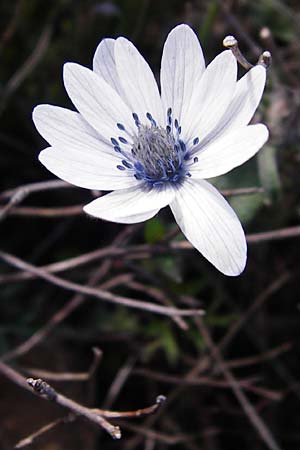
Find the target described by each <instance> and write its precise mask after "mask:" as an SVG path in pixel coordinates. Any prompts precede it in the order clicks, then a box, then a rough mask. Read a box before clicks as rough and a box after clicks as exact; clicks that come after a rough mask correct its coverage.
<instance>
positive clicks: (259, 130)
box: [190, 124, 269, 179]
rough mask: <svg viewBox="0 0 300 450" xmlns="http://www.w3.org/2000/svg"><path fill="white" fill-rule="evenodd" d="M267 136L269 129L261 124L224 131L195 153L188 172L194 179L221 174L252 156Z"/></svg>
mask: <svg viewBox="0 0 300 450" xmlns="http://www.w3.org/2000/svg"><path fill="white" fill-rule="evenodd" d="M268 137H269V131H268V129H267V127H266V126H265V125H262V124H257V125H249V126H247V127H243V128H238V129H237V130H235V131H231V133H226V134H224V135H222V136H220V138H219V139H215V140H214V141H213V142H212V143H210V144H208V145H206V146H205V147H204V148H203V149H200V151H199V152H197V153H195V154H196V155H197V158H198V161H197V162H196V163H194V164H193V165H191V167H190V173H191V175H192V177H193V178H195V179H199V178H200V179H202V178H211V177H216V176H218V175H223V174H224V173H227V172H229V171H230V170H232V169H234V168H235V167H238V166H240V165H241V164H243V163H244V162H246V161H248V159H250V158H252V156H254V155H255V154H256V153H257V152H258V150H259V149H260V148H261V147H262V146H263V145H264V143H265V142H266V141H267V139H268Z"/></svg>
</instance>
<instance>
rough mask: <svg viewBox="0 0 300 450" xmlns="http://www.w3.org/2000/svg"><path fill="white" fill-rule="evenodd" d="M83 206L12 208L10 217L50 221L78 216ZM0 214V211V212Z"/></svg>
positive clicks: (81, 212)
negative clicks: (28, 217)
mask: <svg viewBox="0 0 300 450" xmlns="http://www.w3.org/2000/svg"><path fill="white" fill-rule="evenodd" d="M82 206H83V205H74V206H61V207H59V208H42V207H41V208H40V207H36V206H23V207H18V208H16V207H13V208H12V209H11V211H10V215H11V216H25V217H27V216H30V217H41V218H46V219H52V218H54V219H55V218H57V217H69V216H80V215H82V214H83V209H82ZM0 214H1V211H0Z"/></svg>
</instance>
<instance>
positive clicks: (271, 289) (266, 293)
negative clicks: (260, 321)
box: [220, 273, 291, 350]
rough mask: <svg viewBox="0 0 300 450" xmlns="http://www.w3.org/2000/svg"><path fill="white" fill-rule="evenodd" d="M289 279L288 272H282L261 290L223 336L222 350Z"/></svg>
mask: <svg viewBox="0 0 300 450" xmlns="http://www.w3.org/2000/svg"><path fill="white" fill-rule="evenodd" d="M290 279H291V274H290V273H283V274H282V275H281V276H280V277H279V278H276V279H275V281H273V282H272V283H271V284H270V285H269V286H268V287H267V288H266V289H264V290H263V292H262V293H261V294H260V295H259V296H258V297H257V298H256V299H255V301H254V302H253V303H251V305H250V307H249V308H248V310H247V311H246V312H245V313H244V314H243V315H242V316H241V317H240V318H239V319H238V320H237V321H236V322H234V323H233V324H232V326H231V327H230V328H229V330H228V331H227V333H226V334H225V336H224V337H223V339H222V341H221V343H220V348H221V349H222V350H224V348H225V347H226V346H228V344H229V342H231V340H232V339H233V338H234V337H235V336H236V334H237V333H238V332H239V330H241V329H242V327H243V325H244V324H245V323H246V322H247V321H248V320H249V319H250V317H251V316H252V315H253V314H254V313H255V312H256V311H257V310H258V309H259V308H260V307H261V306H262V305H263V304H264V303H265V302H266V301H267V300H268V299H269V298H270V297H271V296H272V295H273V294H274V293H275V292H277V291H278V290H279V289H281V288H282V287H283V286H284V285H285V284H286V283H287V282H288V281H289V280H290Z"/></svg>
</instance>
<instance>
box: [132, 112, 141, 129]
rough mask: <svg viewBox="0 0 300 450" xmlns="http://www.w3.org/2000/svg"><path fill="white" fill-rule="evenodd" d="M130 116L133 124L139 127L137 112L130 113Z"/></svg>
mask: <svg viewBox="0 0 300 450" xmlns="http://www.w3.org/2000/svg"><path fill="white" fill-rule="evenodd" d="M132 117H133V120H134V123H135V125H136V126H137V127H139V126H140V125H141V123H140V119H139V116H138V115H137V113H135V112H134V113H132Z"/></svg>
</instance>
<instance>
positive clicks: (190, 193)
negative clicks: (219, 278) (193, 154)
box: [170, 180, 247, 276]
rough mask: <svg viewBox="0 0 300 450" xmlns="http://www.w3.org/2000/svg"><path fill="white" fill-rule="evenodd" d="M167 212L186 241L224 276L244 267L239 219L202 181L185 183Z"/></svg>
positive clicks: (244, 255)
mask: <svg viewBox="0 0 300 450" xmlns="http://www.w3.org/2000/svg"><path fill="white" fill-rule="evenodd" d="M170 206H171V209H172V212H173V214H174V216H175V219H176V222H177V223H178V225H179V227H180V228H181V230H182V232H183V234H184V235H185V236H186V238H187V239H188V240H189V241H190V242H191V243H192V244H193V246H194V247H195V248H196V249H197V250H199V252H201V253H202V254H203V256H204V257H205V258H207V259H208V261H210V262H211V263H212V264H213V265H214V266H215V267H216V268H217V269H218V270H220V271H221V272H222V273H224V274H225V275H229V276H236V275H239V274H240V273H241V272H242V271H243V270H244V267H245V264H246V258H247V245H246V239H245V235H244V231H243V228H242V226H241V224H240V221H239V219H238V218H237V216H236V214H235V213H234V211H233V209H232V208H231V207H230V206H229V204H228V203H227V202H226V200H225V199H224V198H223V197H222V196H221V194H220V193H219V192H218V191H217V190H216V189H215V188H214V187H213V186H212V185H210V184H209V183H207V182H206V181H203V180H201V181H200V180H197V181H196V180H187V181H185V182H184V183H183V184H182V186H181V187H180V188H179V189H178V191H177V194H176V197H175V200H174V201H173V202H172V203H171V205H170Z"/></svg>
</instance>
